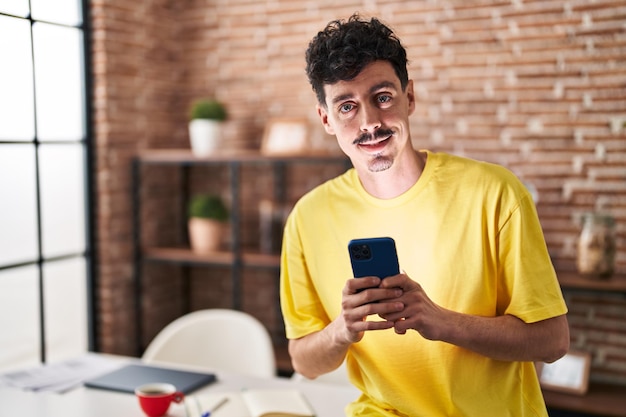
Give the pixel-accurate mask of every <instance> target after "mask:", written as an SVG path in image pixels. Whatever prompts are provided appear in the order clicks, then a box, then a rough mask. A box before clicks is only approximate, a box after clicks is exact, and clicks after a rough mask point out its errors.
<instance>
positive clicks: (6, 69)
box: [0, 0, 94, 370]
mask: <svg viewBox="0 0 626 417" xmlns="http://www.w3.org/2000/svg"><path fill="white" fill-rule="evenodd" d="M86 4H87V2H86V1H84V2H83V4H82V5H81V4H80V1H79V0H30V1H29V0H0V60H1V61H2V65H0V346H2V349H0V369H2V370H6V369H10V368H18V367H26V366H34V365H37V364H38V363H40V362H46V361H55V360H60V359H65V358H68V357H72V356H76V355H79V354H81V353H83V352H86V351H87V350H91V349H92V348H93V347H92V345H93V333H94V331H93V324H92V323H90V320H92V317H93V315H92V314H91V312H90V309H91V308H92V306H91V303H90V302H89V300H91V298H92V297H91V296H90V294H89V291H90V288H91V274H90V270H91V248H90V246H91V242H90V230H89V221H88V219H89V218H90V216H89V207H90V198H89V197H90V190H89V188H88V187H89V180H88V178H89V169H88V161H89V158H88V153H89V151H90V148H89V143H90V141H89V129H88V126H89V123H88V115H89V113H88V106H87V102H88V101H87V94H86V92H87V87H86V86H87V82H86V81H87V77H86V74H87V73H88V72H87V68H86V62H88V61H87V59H86V58H87V54H86V53H85V44H86V42H85V35H86V33H85V30H84V25H83V21H84V17H83V16H84V15H85V13H84V9H83V8H84V7H86V6H85V5H86Z"/></svg>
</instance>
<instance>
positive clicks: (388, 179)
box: [357, 149, 426, 200]
mask: <svg viewBox="0 0 626 417" xmlns="http://www.w3.org/2000/svg"><path fill="white" fill-rule="evenodd" d="M425 165H426V153H425V152H418V151H415V150H413V149H411V151H410V152H407V153H406V154H405V155H404V156H402V157H399V158H397V159H396V160H395V161H394V162H393V164H392V166H391V167H390V168H389V169H387V170H385V171H381V172H370V171H365V172H361V171H357V173H358V175H359V179H360V180H361V184H362V185H363V188H365V191H367V192H368V194H371V195H372V196H373V197H376V198H380V199H384V200H388V199H391V198H395V197H398V196H399V195H401V194H403V193H405V192H406V191H407V190H408V189H409V188H411V187H412V186H413V185H415V183H416V182H417V180H419V178H420V176H421V175H422V172H423V171H424V166H425Z"/></svg>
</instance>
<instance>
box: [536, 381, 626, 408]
mask: <svg viewBox="0 0 626 417" xmlns="http://www.w3.org/2000/svg"><path fill="white" fill-rule="evenodd" d="M543 396H544V399H545V401H546V405H547V406H548V407H549V408H554V409H558V410H568V411H576V412H579V413H580V412H585V413H591V414H593V415H598V416H626V387H624V386H618V385H609V384H593V383H592V384H590V385H589V390H588V391H587V393H586V394H585V395H575V394H565V393H561V392H555V391H549V390H544V391H543Z"/></svg>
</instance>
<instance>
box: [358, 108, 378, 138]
mask: <svg viewBox="0 0 626 417" xmlns="http://www.w3.org/2000/svg"><path fill="white" fill-rule="evenodd" d="M360 124H361V132H369V133H372V132H374V131H375V130H376V129H378V128H380V126H381V124H382V123H381V121H380V113H379V110H378V109H377V108H376V107H375V106H372V105H364V106H362V107H361V120H360Z"/></svg>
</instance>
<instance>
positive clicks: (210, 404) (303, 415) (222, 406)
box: [185, 388, 315, 417]
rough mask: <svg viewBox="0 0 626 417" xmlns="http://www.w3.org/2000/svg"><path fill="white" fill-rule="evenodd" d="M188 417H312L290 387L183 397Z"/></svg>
mask: <svg viewBox="0 0 626 417" xmlns="http://www.w3.org/2000/svg"><path fill="white" fill-rule="evenodd" d="M185 409H186V415H187V416H188V417H202V416H203V415H207V413H209V414H210V416H211V417H314V416H315V412H314V411H313V408H312V407H311V406H310V404H309V403H308V401H307V400H306V398H305V397H304V395H303V394H302V393H301V392H300V391H298V390H297V389H293V388H286V389H285V388H281V389H278V388H264V389H248V390H242V391H237V392H234V391H229V392H203V393H198V394H194V395H188V396H187V397H185Z"/></svg>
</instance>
